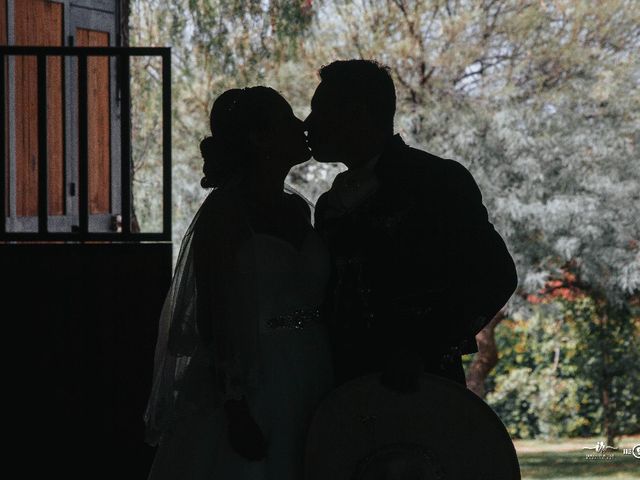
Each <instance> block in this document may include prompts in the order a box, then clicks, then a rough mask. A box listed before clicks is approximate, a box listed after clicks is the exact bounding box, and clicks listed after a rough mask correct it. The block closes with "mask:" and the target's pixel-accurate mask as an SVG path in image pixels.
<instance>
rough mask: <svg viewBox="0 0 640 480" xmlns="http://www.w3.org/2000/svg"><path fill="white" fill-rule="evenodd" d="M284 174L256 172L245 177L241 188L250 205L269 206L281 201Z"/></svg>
mask: <svg viewBox="0 0 640 480" xmlns="http://www.w3.org/2000/svg"><path fill="white" fill-rule="evenodd" d="M285 178H286V173H284V174H283V173H282V172H274V171H273V170H271V171H269V172H265V171H258V170H256V171H255V172H252V174H251V175H248V176H247V177H245V179H244V181H243V182H242V185H241V188H242V190H243V194H244V196H245V197H247V198H248V199H249V200H250V202H251V203H254V204H257V205H261V206H269V205H275V204H277V203H278V202H280V201H281V199H282V195H283V191H284V179H285Z"/></svg>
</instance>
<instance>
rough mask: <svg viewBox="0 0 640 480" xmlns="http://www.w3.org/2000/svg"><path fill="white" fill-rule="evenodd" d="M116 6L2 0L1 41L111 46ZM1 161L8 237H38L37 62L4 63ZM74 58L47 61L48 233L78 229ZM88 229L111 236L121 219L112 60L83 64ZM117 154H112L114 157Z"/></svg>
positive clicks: (103, 1) (94, 0)
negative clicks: (116, 219)
mask: <svg viewBox="0 0 640 480" xmlns="http://www.w3.org/2000/svg"><path fill="white" fill-rule="evenodd" d="M116 5H117V4H116V1H115V0H74V1H71V0H0V26H1V28H0V41H2V43H5V44H10V45H24V46H61V45H71V46H73V45H75V46H113V45H115V44H116V33H117V21H116V16H117V12H116V10H117V9H116ZM6 65H7V68H6V71H7V77H6V78H7V81H6V85H7V88H6V91H5V94H6V95H5V97H6V99H7V104H6V110H5V111H6V112H7V116H6V118H7V131H6V132H5V133H6V137H5V138H6V140H7V141H6V145H7V150H6V153H5V155H6V156H5V158H6V159H8V161H7V162H6V164H7V171H6V178H7V183H6V188H5V191H6V194H7V196H6V206H7V209H6V215H7V230H8V231H15V232H21V231H33V232H35V231H37V225H38V223H37V214H38V138H39V134H38V104H37V100H38V99H37V85H38V83H37V82H38V75H37V73H38V72H37V61H36V57H35V56H9V57H8V58H7V61H6ZM77 65H78V62H77V58H75V57H73V56H70V57H66V58H61V57H49V58H48V59H47V109H46V110H47V164H48V165H47V173H48V195H47V197H48V213H49V218H48V225H49V230H50V231H63V232H69V231H73V229H74V226H75V225H78V224H79V218H78V213H79V206H78V196H77V192H78V190H79V185H78V161H79V152H78V144H79V142H78V134H79V132H78V130H79V129H78V127H79V123H78V122H79V119H78V81H77V74H78V69H77ZM87 66H88V78H87V83H88V92H87V93H88V95H87V97H88V121H87V132H88V147H89V151H88V164H89V185H88V192H89V198H88V201H89V205H88V207H89V208H88V211H89V230H90V231H95V232H105V231H110V230H111V229H112V228H111V227H112V218H113V216H114V215H117V214H119V213H120V203H121V202H120V185H119V178H120V165H119V164H120V162H119V155H117V154H118V153H119V147H120V143H119V142H120V135H119V133H120V132H119V125H120V123H119V105H118V103H117V99H116V81H115V80H116V59H115V58H110V57H89V59H88V62H87ZM114 154H115V155H114Z"/></svg>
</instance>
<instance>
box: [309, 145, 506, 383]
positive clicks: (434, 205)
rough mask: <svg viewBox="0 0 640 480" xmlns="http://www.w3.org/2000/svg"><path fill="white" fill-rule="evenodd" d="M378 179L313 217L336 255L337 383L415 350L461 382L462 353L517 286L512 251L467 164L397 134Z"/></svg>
mask: <svg viewBox="0 0 640 480" xmlns="http://www.w3.org/2000/svg"><path fill="white" fill-rule="evenodd" d="M375 175H376V177H377V179H378V182H379V186H378V188H377V190H376V191H375V192H374V193H373V194H372V195H370V196H369V197H368V198H367V199H366V200H365V201H363V202H361V203H360V204H358V205H357V206H356V207H354V208H353V209H351V210H350V211H348V212H346V213H344V214H342V215H339V216H332V215H330V212H329V210H330V206H329V202H328V192H327V193H325V194H323V195H322V196H321V197H320V198H319V200H318V202H317V205H316V211H315V225H316V228H317V230H318V231H319V232H320V234H321V235H322V237H323V238H324V240H325V242H326V244H327V246H328V248H329V251H330V253H331V258H332V267H333V268H332V276H331V281H330V285H329V290H328V295H327V300H326V302H325V305H324V311H325V318H326V321H327V324H328V326H329V334H330V337H331V343H332V347H333V354H334V368H335V373H336V381H337V382H338V384H340V383H342V382H344V381H347V380H349V379H351V378H354V377H357V376H360V375H363V374H367V373H372V372H376V371H380V370H382V369H383V368H384V365H385V361H386V359H387V358H388V357H389V355H390V353H391V352H392V351H395V350H398V349H410V350H412V351H414V352H417V353H418V354H419V355H420V356H421V357H422V359H423V361H424V363H425V370H426V371H428V372H431V373H435V374H438V375H441V376H444V377H449V378H451V379H453V380H456V381H458V382H460V383H464V375H463V371H462V366H461V359H460V356H461V355H462V354H465V353H473V352H477V345H476V342H475V334H476V333H477V332H479V331H480V330H481V329H482V328H483V327H484V326H485V325H486V324H487V323H488V322H489V321H490V320H491V319H492V318H493V316H494V315H495V314H496V313H497V312H498V311H499V310H500V309H501V308H502V307H503V306H504V305H505V303H506V302H507V300H508V299H509V297H510V296H511V294H512V293H513V292H514V290H515V288H516V285H517V276H516V270H515V266H514V263H513V260H512V259H511V255H510V254H509V252H508V251H507V248H506V246H505V244H504V242H503V240H502V238H501V237H500V235H499V234H498V233H497V232H496V231H495V229H494V228H493V225H492V224H491V223H490V222H489V220H488V217H487V210H486V209H485V207H484V205H483V204H482V197H481V194H480V190H479V189H478V186H477V185H476V182H475V181H474V179H473V177H472V176H471V174H470V173H469V171H468V170H467V169H466V168H464V167H463V166H462V165H461V164H459V163H458V162H455V161H453V160H446V159H442V158H439V157H436V156H434V155H431V154H429V153H426V152H423V151H420V150H417V149H414V148H411V147H409V146H407V145H406V144H405V143H404V141H403V140H402V139H401V138H400V136H399V135H395V136H393V137H392V139H391V140H390V141H389V142H388V144H387V146H386V147H385V149H384V150H383V152H382V155H381V157H380V158H379V160H378V161H377V163H376V166H375Z"/></svg>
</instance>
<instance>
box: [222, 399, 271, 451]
mask: <svg viewBox="0 0 640 480" xmlns="http://www.w3.org/2000/svg"><path fill="white" fill-rule="evenodd" d="M225 411H226V413H227V420H228V430H227V438H228V440H229V444H230V445H231V448H233V450H234V451H235V452H236V453H237V454H238V455H240V456H242V457H244V458H246V459H247V460H251V461H259V460H262V459H264V458H265V457H266V455H267V441H266V439H265V437H264V435H263V433H262V430H260V426H259V425H258V424H257V423H256V421H255V420H254V418H253V417H252V416H251V412H250V411H249V408H248V406H247V404H246V401H245V400H242V401H238V400H229V401H227V403H226V404H225Z"/></svg>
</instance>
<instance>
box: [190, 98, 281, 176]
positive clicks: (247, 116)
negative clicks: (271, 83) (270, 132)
mask: <svg viewBox="0 0 640 480" xmlns="http://www.w3.org/2000/svg"><path fill="white" fill-rule="evenodd" d="M283 104H284V105H286V101H285V100H284V98H283V97H282V96H280V94H279V93H278V92H276V91H275V90H274V89H272V88H269V87H262V86H259V87H248V88H243V89H239V88H233V89H231V90H227V91H225V92H224V93H222V94H221V95H220V96H219V97H218V98H217V99H216V101H215V102H214V103H213V106H212V107H211V114H210V116H209V124H210V127H211V136H208V137H206V138H204V140H202V142H200V154H201V155H202V158H203V160H204V167H203V172H204V175H205V176H204V177H203V178H202V179H201V180H200V185H201V186H202V188H218V187H220V186H222V185H224V183H225V182H226V181H227V180H228V179H229V178H230V177H231V176H233V175H235V174H236V173H241V172H242V171H246V170H248V169H250V168H251V167H252V166H253V163H254V162H255V161H256V157H257V153H258V152H257V149H256V147H255V145H254V144H253V143H252V141H251V136H252V134H254V133H258V132H261V131H264V130H265V129H267V128H268V127H269V125H270V123H271V121H270V120H271V119H272V118H274V116H275V115H276V112H278V111H281V110H282V109H283ZM266 153H267V154H268V152H266Z"/></svg>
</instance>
